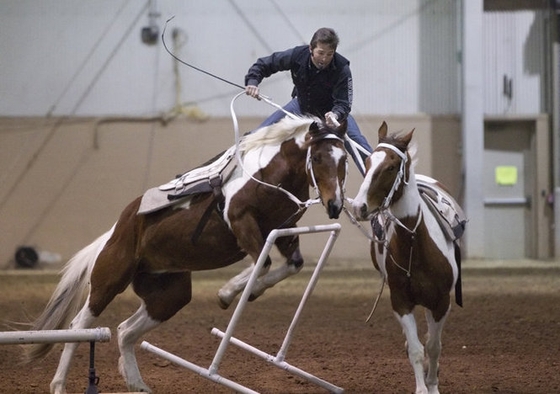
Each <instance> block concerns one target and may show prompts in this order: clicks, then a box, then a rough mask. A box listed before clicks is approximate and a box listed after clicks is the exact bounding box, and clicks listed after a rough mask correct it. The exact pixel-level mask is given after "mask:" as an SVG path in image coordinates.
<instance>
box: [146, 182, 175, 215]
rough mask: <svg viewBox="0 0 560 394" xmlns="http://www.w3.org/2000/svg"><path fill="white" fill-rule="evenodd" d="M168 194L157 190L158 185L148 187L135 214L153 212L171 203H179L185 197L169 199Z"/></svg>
mask: <svg viewBox="0 0 560 394" xmlns="http://www.w3.org/2000/svg"><path fill="white" fill-rule="evenodd" d="M168 195H169V193H168V192H166V191H162V190H159V188H158V187H153V188H151V189H148V190H147V191H146V192H145V193H144V195H143V196H142V201H141V202H140V207H139V208H138V212H137V215H145V214H148V213H151V212H155V211H158V210H160V209H163V208H167V207H169V206H171V205H175V204H179V203H181V202H183V200H184V199H185V198H182V199H178V200H169V198H168Z"/></svg>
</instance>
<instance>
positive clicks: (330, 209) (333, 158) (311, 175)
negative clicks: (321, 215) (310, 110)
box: [306, 121, 348, 219]
mask: <svg viewBox="0 0 560 394" xmlns="http://www.w3.org/2000/svg"><path fill="white" fill-rule="evenodd" d="M345 134H346V122H344V123H343V124H341V125H340V126H339V127H337V128H331V127H329V126H327V125H326V124H325V123H323V122H318V121H315V122H313V123H311V124H310V126H309V131H308V133H307V135H306V144H307V165H306V171H307V178H308V181H309V184H310V185H311V186H312V187H314V188H315V190H316V192H317V194H318V195H319V198H320V199H321V203H322V204H323V206H324V207H325V208H326V210H327V213H328V215H329V218H330V219H338V216H339V215H340V212H341V211H342V207H343V204H344V188H345V183H346V174H347V168H348V160H347V154H346V149H345V148H344V136H345Z"/></svg>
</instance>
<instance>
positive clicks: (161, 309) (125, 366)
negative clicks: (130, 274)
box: [118, 272, 192, 393]
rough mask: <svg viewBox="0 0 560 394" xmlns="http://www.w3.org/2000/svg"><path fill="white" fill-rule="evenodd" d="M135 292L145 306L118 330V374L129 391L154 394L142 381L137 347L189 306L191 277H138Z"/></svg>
mask: <svg viewBox="0 0 560 394" xmlns="http://www.w3.org/2000/svg"><path fill="white" fill-rule="evenodd" d="M133 288H134V291H135V293H136V294H138V296H139V297H140V298H142V300H143V302H142V305H141V306H140V308H138V310H137V311H136V312H135V313H134V314H133V315H132V316H131V317H129V318H128V319H127V320H125V321H124V322H122V323H121V324H120V325H119V327H118V343H119V350H120V353H121V356H120V358H119V372H120V373H121V375H122V376H123V378H124V380H125V382H126V386H127V388H128V390H129V391H136V392H147V393H151V392H152V391H151V389H150V388H149V387H148V386H147V385H146V384H145V383H144V381H143V380H142V376H141V374H140V370H139V368H138V362H137V360H136V354H135V352H134V345H135V344H136V342H137V341H138V339H139V338H140V337H141V336H142V335H144V334H145V333H147V332H148V331H151V330H153V329H154V328H155V327H157V326H158V325H160V324H161V323H163V322H164V321H166V320H169V319H170V318H171V317H172V316H174V315H175V314H176V313H177V312H178V311H179V310H181V308H183V307H184V306H185V305H187V304H188V303H189V302H190V300H191V297H192V283H191V273H190V272H176V273H165V274H147V273H142V274H138V275H136V276H135V278H134V280H133Z"/></svg>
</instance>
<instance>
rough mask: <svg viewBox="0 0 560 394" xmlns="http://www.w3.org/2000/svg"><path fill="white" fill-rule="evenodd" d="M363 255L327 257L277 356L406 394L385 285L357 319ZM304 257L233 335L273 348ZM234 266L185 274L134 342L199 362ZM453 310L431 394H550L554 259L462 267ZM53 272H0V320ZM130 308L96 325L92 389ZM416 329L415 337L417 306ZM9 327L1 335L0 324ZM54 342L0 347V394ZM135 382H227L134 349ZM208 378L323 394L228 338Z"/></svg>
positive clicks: (104, 372) (558, 344)
mask: <svg viewBox="0 0 560 394" xmlns="http://www.w3.org/2000/svg"><path fill="white" fill-rule="evenodd" d="M370 264H371V263H369V262H366V261H364V262H354V263H351V264H350V263H343V262H330V261H329V263H328V266H327V267H326V268H325V270H324V272H323V273H322V275H321V277H320V280H319V282H318V284H317V286H316V288H315V291H314V293H313V295H312V297H311V298H310V301H309V303H308V304H307V306H306V308H305V309H304V311H303V314H302V319H301V321H300V324H299V325H298V327H297V328H296V330H295V332H294V337H293V340H292V343H291V346H290V348H289V350H288V352H287V355H286V361H287V362H288V363H290V364H292V365H294V366H296V367H298V368H301V369H303V370H305V371H307V372H309V373H312V374H314V375H317V376H318V377H320V378H323V379H325V380H327V381H329V382H331V383H333V384H335V385H337V386H340V387H342V388H344V389H345V392H346V393H381V394H383V393H391V394H393V393H413V392H414V377H413V374H412V369H411V367H410V365H409V363H408V360H407V358H406V354H405V351H404V347H403V345H404V337H403V335H402V333H401V330H400V328H399V326H398V323H397V321H396V320H395V318H394V317H393V315H392V312H391V309H390V305H389V299H388V290H387V289H386V291H385V293H384V295H383V297H382V300H381V302H380V305H379V308H378V310H377V311H376V313H375V314H374V316H373V318H372V320H371V321H370V322H369V323H365V318H366V317H367V315H368V313H369V311H370V309H371V306H372V304H373V299H374V297H375V295H376V293H377V291H378V288H379V283H380V282H379V278H378V275H377V273H376V272H375V271H374V270H373V268H372V267H371V266H370ZM312 267H313V264H311V263H309V262H308V263H307V266H306V267H305V268H304V270H303V271H302V272H301V273H300V274H299V275H298V276H296V277H293V278H289V279H287V280H286V281H284V282H282V283H280V284H279V285H277V286H276V287H275V288H273V289H270V290H268V291H267V293H265V294H264V295H263V296H262V297H261V298H259V299H258V300H257V301H255V302H253V303H249V304H248V306H247V308H246V309H245V311H244V313H243V316H242V319H241V322H240V324H239V325H238V327H237V329H236V331H235V334H234V335H235V337H237V338H239V339H241V340H243V341H245V342H247V343H249V344H251V345H253V346H255V347H257V348H259V349H261V350H263V351H265V352H267V353H271V354H276V352H277V351H278V350H279V348H280V346H281V344H282V341H283V338H284V335H285V332H286V329H287V327H288V325H289V323H290V321H291V318H292V316H293V314H294V312H295V309H296V307H297V304H298V302H299V299H300V298H301V295H302V294H303V289H304V288H305V286H306V283H307V281H308V280H309V278H310V276H311V273H312ZM241 268H243V266H241V265H239V264H238V265H236V266H233V267H229V268H226V269H223V270H221V271H214V272H204V273H197V274H195V276H194V282H195V285H194V296H193V301H192V302H191V304H189V305H188V306H187V307H186V308H184V309H183V310H182V311H181V312H180V313H179V314H178V315H177V316H175V317H174V318H173V319H171V320H170V321H169V322H167V323H165V324H164V325H162V326H161V327H159V328H157V329H156V330H155V331H153V332H151V333H150V334H149V335H147V336H146V338H144V339H145V340H147V341H148V342H150V343H152V344H154V345H156V346H158V347H161V348H162V349H164V350H167V351H169V352H171V353H175V354H177V355H178V356H180V357H182V358H184V359H186V360H188V361H190V362H193V363H196V364H198V365H200V366H202V367H204V368H208V367H209V366H210V364H211V362H212V359H213V357H214V354H215V351H216V349H217V347H218V345H219V338H217V337H215V336H213V335H211V333H210V331H211V329H212V328H213V327H216V328H219V329H220V330H222V331H225V329H226V327H227V323H228V321H229V319H230V317H231V315H232V313H233V310H234V308H235V305H236V304H234V305H233V306H232V307H231V308H230V309H229V310H227V311H223V310H221V309H220V308H219V307H218V305H217V302H216V299H215V294H216V292H217V290H218V289H219V288H220V286H221V285H222V284H223V283H225V281H226V280H227V279H228V278H229V277H231V276H232V275H233V274H235V273H237V272H238V271H240V270H241ZM463 275H464V280H463V288H464V308H459V307H458V306H456V305H454V306H453V309H452V312H451V314H450V316H449V319H448V321H447V324H446V326H445V329H444V334H443V353H442V358H441V360H440V391H441V392H442V393H530V394H537V393H543V394H544V393H546V394H549V393H555V392H556V393H557V392H560V361H559V360H558V356H559V354H560V309H559V305H560V291H559V290H560V265H559V264H558V263H544V264H539V266H538V267H536V266H535V267H534V266H532V265H531V262H529V263H528V264H526V265H522V266H508V265H507V264H506V265H494V266H491V267H490V266H485V264H483V263H480V262H479V263H476V264H475V263H473V264H470V262H466V263H465V268H464V271H463ZM57 282H58V277H57V275H56V272H55V273H53V272H52V271H44V270H43V271H37V270H34V271H23V272H22V271H21V270H20V271H17V272H14V271H3V272H0V319H2V320H3V321H4V322H6V321H19V322H21V321H29V319H31V318H33V317H35V316H37V315H38V314H39V313H40V311H41V310H42V308H43V307H44V305H45V303H46V302H47V300H48V298H49V296H50V293H51V292H52V290H53V289H54V287H55V285H56V283H57ZM137 307H138V301H137V299H136V298H135V297H134V295H133V294H132V293H131V292H129V291H127V292H125V293H124V294H122V295H121V296H119V297H118V298H117V300H116V301H114V302H113V304H111V305H110V307H109V308H108V309H107V310H106V311H105V313H104V314H103V315H102V317H101V318H100V319H99V321H98V325H99V326H107V327H110V328H111V330H112V332H113V339H112V340H111V342H109V343H99V344H97V346H96V358H95V367H96V372H97V376H99V378H100V380H99V384H98V389H99V391H100V392H103V393H107V392H123V391H126V387H125V385H124V383H123V380H122V379H121V377H120V375H119V374H118V370H117V360H118V351H117V345H116V338H115V336H114V335H115V332H116V330H115V329H116V326H117V324H118V323H119V322H120V321H122V320H124V319H125V318H126V317H128V316H129V315H130V314H131V313H132V312H134V311H135V310H136V308H137ZM418 318H419V319H420V322H419V327H420V329H421V333H422V335H424V333H425V329H424V326H425V324H424V319H423V315H422V313H421V311H420V310H419V311H418ZM10 327H13V326H12V325H11V324H8V325H4V326H3V327H2V330H9V329H11V328H10ZM61 348H62V346H60V345H58V346H56V347H55V349H54V350H53V352H52V353H51V354H49V356H48V357H47V358H46V359H45V360H44V361H42V362H39V363H37V364H36V365H31V366H22V365H20V364H18V361H19V359H20V354H21V348H20V346H19V345H0V393H1V394H11V393H22V394H27V393H47V392H48V390H49V383H50V380H51V378H52V376H53V374H54V371H55V369H56V365H57V362H58V357H59V355H60V351H61ZM137 356H138V359H139V364H140V369H141V371H142V373H143V377H144V380H145V381H146V383H147V384H148V385H149V386H151V387H152V389H153V390H154V392H155V393H164V394H171V393H210V392H211V393H229V392H231V390H230V389H227V388H225V387H223V386H220V385H218V384H216V383H213V382H211V381H209V380H207V379H205V378H203V377H201V376H199V375H197V374H196V373H193V372H191V371H189V370H187V369H184V368H182V367H179V366H176V365H174V364H172V363H170V362H168V361H166V360H164V359H162V358H160V357H158V356H156V355H154V354H152V353H149V352H147V351H145V350H142V349H140V348H139V347H138V349H137ZM88 367H89V346H88V345H87V344H83V345H82V346H80V349H79V351H78V355H77V357H76V358H75V363H74V365H73V368H72V370H71V372H70V377H69V381H68V391H69V392H71V393H79V392H82V393H83V392H84V391H85V390H86V388H87V385H88ZM219 373H220V375H222V376H224V377H226V378H229V379H232V380H234V381H236V382H238V383H240V384H243V385H246V386H248V387H249V388H251V389H253V390H256V391H259V392H262V393H308V394H309V393H324V392H326V391H325V390H324V389H322V388H320V387H318V386H316V385H314V384H312V383H309V382H307V381H306V380H304V379H302V378H299V377H296V376H294V375H291V374H290V373H288V372H286V371H284V370H281V369H279V368H277V367H275V366H273V365H271V364H268V363H267V362H265V361H264V360H262V359H261V358H258V357H256V356H255V355H253V354H250V353H248V352H247V351H245V350H242V349H240V348H237V347H235V346H233V345H230V346H229V347H228V349H227V352H226V354H225V357H224V358H223V360H222V362H221V364H220V368H219Z"/></svg>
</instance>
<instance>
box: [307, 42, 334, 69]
mask: <svg viewBox="0 0 560 394" xmlns="http://www.w3.org/2000/svg"><path fill="white" fill-rule="evenodd" d="M309 50H310V51H311V61H312V62H313V64H314V65H315V67H317V68H318V69H319V70H322V69H324V68H326V67H327V66H328V65H329V64H330V63H331V62H332V59H333V56H334V53H335V50H334V49H333V48H332V47H330V46H329V45H326V44H322V43H320V42H319V43H317V46H316V47H315V48H314V49H311V47H309Z"/></svg>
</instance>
